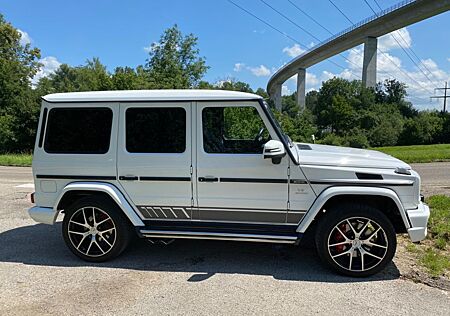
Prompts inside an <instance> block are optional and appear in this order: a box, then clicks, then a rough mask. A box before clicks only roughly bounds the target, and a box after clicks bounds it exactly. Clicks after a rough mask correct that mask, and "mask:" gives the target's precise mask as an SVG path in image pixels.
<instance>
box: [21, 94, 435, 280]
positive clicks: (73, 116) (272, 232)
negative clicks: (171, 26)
mask: <svg viewBox="0 0 450 316" xmlns="http://www.w3.org/2000/svg"><path fill="white" fill-rule="evenodd" d="M36 138H37V139H36V145H35V149H34V158H33V175H34V182H35V187H36V192H35V194H34V200H35V203H36V206H35V207H33V208H31V209H30V210H29V213H30V216H31V217H32V218H33V219H34V220H36V221H38V222H41V223H46V224H53V223H54V222H55V220H56V218H57V216H58V214H59V213H61V212H63V213H64V220H63V225H62V231H63V237H64V240H65V242H66V244H67V246H68V247H69V249H70V250H71V251H72V252H73V253H74V254H75V255H77V256H78V257H80V258H82V259H84V260H88V261H95V262H99V261H105V260H108V259H112V258H114V257H116V256H117V255H119V254H120V253H121V252H122V251H123V250H124V249H125V248H126V246H127V244H128V243H129V242H130V241H131V240H132V237H133V235H136V234H137V235H138V236H139V237H142V238H151V239H163V240H165V239H174V238H195V239H220V240H240V241H254V242H272V243H290V244H298V243H299V241H300V239H301V238H302V236H304V235H305V234H306V233H308V234H309V235H311V234H314V238H315V244H316V247H317V251H318V253H319V255H320V257H321V259H322V260H323V261H324V262H326V263H327V264H328V265H329V266H331V267H332V268H334V269H335V270H337V271H338V272H340V273H343V274H347V275H351V276H367V275H370V274H373V273H376V272H378V271H380V270H381V269H383V267H385V266H386V264H387V263H389V262H390V261H391V259H392V257H393V256H394V253H395V250H396V233H408V234H409V236H410V238H411V240H412V241H413V242H417V241H420V240H422V239H424V238H425V236H426V234H427V228H426V227H427V221H428V217H429V209H428V207H427V206H426V205H425V204H423V203H422V201H421V196H420V194H419V191H420V177H419V175H418V174H417V173H416V172H415V171H413V170H411V168H410V166H409V165H407V164H405V163H404V162H402V161H400V160H397V159H395V158H393V157H391V156H388V155H385V154H382V153H379V152H376V151H370V150H360V149H352V148H340V147H333V146H323V145H314V144H299V143H293V142H292V141H291V140H290V138H289V137H288V136H286V135H285V134H283V132H282V130H281V128H280V126H279V125H278V123H277V121H276V120H275V119H274V117H273V114H272V112H271V110H270V109H269V107H268V106H267V104H266V103H265V102H264V101H263V99H261V97H259V96H257V95H254V94H248V93H241V92H230V91H211V90H210V91H208V90H161V91H156V90H155V91H108V92H80V93H62V94H51V95H47V96H45V97H43V102H42V109H41V115H40V122H39V127H38V131H37V137H36Z"/></svg>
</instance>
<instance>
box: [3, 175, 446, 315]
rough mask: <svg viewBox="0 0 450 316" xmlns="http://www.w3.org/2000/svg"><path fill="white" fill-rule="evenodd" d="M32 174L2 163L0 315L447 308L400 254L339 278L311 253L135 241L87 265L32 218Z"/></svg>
mask: <svg viewBox="0 0 450 316" xmlns="http://www.w3.org/2000/svg"><path fill="white" fill-rule="evenodd" d="M419 172H420V171H419ZM31 181H32V179H31V171H30V168H6V167H0V197H1V199H0V280H1V282H0V314H1V315H25V314H26V315H29V314H40V315H55V314H58V315H73V314H79V315H87V314H94V313H95V314H106V315H112V314H114V315H129V314H144V313H145V314H150V315H156V314H158V315H160V314H171V315H172V314H183V315H194V314H195V315H211V314H219V315H224V314H227V315H230V314H231V315H233V314H250V315H256V314H258V315H260V314H276V315H278V314H288V313H290V314H291V313H295V314H299V313H302V314H312V313H315V314H324V313H327V314H343V313H345V314H346V315H361V314H363V315H379V314H389V315H424V314H433V315H448V314H449V313H450V294H449V293H448V292H447V291H444V290H441V289H438V288H434V287H430V286H427V285H424V284H420V283H415V282H412V281H411V280H409V279H405V278H403V277H402V275H403V274H404V269H405V268H404V264H403V263H402V262H401V259H399V258H398V257H396V258H395V259H394V263H393V264H391V265H390V266H389V267H388V269H386V270H385V271H384V272H382V273H380V274H378V275H376V276H374V277H371V278H364V279H352V278H347V277H342V276H338V275H335V274H334V273H333V272H330V271H328V270H327V269H325V268H324V267H323V265H322V264H321V263H320V262H319V259H318V257H317V255H316V254H315V253H314V251H311V250H308V249H299V248H296V247H293V246H279V245H271V244H256V243H235V242H219V241H194V240H193V241H189V240H184V241H177V242H175V243H173V244H171V245H169V246H166V247H162V246H152V245H149V244H148V243H146V242H145V241H142V240H137V241H136V242H134V243H133V245H132V247H131V248H130V249H129V251H127V252H126V253H125V254H124V255H123V256H121V257H119V258H118V259H117V260H114V261H112V262H108V263H102V264H89V263H86V262H82V261H80V260H78V259H77V258H75V257H74V256H73V255H72V254H71V253H70V252H69V250H68V249H67V248H66V247H65V245H64V243H63V240H62V237H61V227H60V225H59V224H57V225H54V226H48V225H43V224H36V223H34V222H33V221H32V220H31V219H30V218H29V217H28V214H27V212H26V210H27V209H28V208H29V207H30V205H31V204H30V203H29V202H28V201H27V199H26V195H27V194H28V193H29V192H30V191H31V190H32V189H30V188H29V187H27V186H26V184H27V183H31ZM423 183H424V185H425V183H426V182H425V179H424V181H423ZM444 186H450V181H447V182H445V183H444Z"/></svg>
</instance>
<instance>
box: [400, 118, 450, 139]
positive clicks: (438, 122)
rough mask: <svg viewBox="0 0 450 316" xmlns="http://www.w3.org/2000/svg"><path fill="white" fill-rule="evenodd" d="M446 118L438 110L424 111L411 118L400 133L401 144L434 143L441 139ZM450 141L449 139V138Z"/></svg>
mask: <svg viewBox="0 0 450 316" xmlns="http://www.w3.org/2000/svg"><path fill="white" fill-rule="evenodd" d="M444 123H445V118H444V117H443V116H441V115H440V114H439V112H437V111H422V112H420V113H419V114H418V115H417V116H416V117H414V118H409V119H408V120H406V122H405V127H404V129H403V131H402V133H401V135H400V140H399V142H400V144H401V145H421V144H432V143H434V142H437V141H439V140H440V137H441V135H443V134H444V133H445V132H444ZM447 141H448V139H447Z"/></svg>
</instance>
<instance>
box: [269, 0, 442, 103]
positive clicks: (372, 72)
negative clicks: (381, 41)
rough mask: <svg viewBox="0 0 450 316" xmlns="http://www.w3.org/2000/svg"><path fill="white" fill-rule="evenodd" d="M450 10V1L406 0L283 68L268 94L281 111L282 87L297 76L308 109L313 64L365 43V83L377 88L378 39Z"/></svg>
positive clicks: (301, 100)
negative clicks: (307, 90)
mask: <svg viewBox="0 0 450 316" xmlns="http://www.w3.org/2000/svg"><path fill="white" fill-rule="evenodd" d="M449 9H450V0H405V1H402V2H400V3H398V4H396V5H394V6H392V7H390V8H388V9H385V10H383V11H381V12H379V13H378V14H375V15H373V16H371V17H369V18H367V19H365V20H363V21H361V22H359V23H357V24H355V25H353V26H351V27H350V28H348V29H345V30H343V31H342V32H340V33H338V34H335V35H334V36H332V37H330V38H329V39H327V40H325V41H323V42H322V43H320V44H318V45H316V46H314V47H313V48H312V49H311V50H309V51H306V52H305V53H303V54H301V55H300V56H297V57H296V58H294V59H293V60H291V61H290V62H289V63H287V64H286V65H284V66H283V67H282V68H280V69H279V70H278V71H277V72H276V73H275V74H274V75H273V76H272V77H271V78H270V79H269V83H268V84H267V91H268V92H269V95H270V97H271V99H272V100H273V101H274V103H275V107H276V108H277V109H279V110H281V86H282V84H283V83H284V82H285V81H286V80H288V79H289V78H291V77H292V76H294V75H297V103H298V105H299V107H300V109H303V108H304V107H305V86H306V82H305V81H306V69H307V68H308V67H310V66H312V65H315V64H317V63H320V62H321V61H323V60H325V59H327V58H329V57H332V56H334V55H337V54H339V53H341V52H343V51H346V50H348V49H351V48H353V47H355V46H358V45H360V44H363V43H364V59H363V68H362V82H363V84H364V85H365V86H366V87H374V86H375V85H376V82H377V78H376V75H377V43H378V39H377V38H378V37H380V36H383V35H385V34H388V33H390V32H392V31H395V30H398V29H400V28H402V27H405V26H408V25H411V24H413V23H416V22H419V21H422V20H425V19H427V18H429V17H432V16H434V15H438V14H440V13H443V12H446V11H448V10H449Z"/></svg>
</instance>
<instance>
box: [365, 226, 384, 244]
mask: <svg viewBox="0 0 450 316" xmlns="http://www.w3.org/2000/svg"><path fill="white" fill-rule="evenodd" d="M380 229H381V227H378V228H377V229H376V230H375V231H374V232H373V233H372V235H370V236H369V238H366V239H365V240H366V241H370V240H371V239H372V238H373V237H374V236H375V235H376V234H377V233H378V232H379V230H380Z"/></svg>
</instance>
